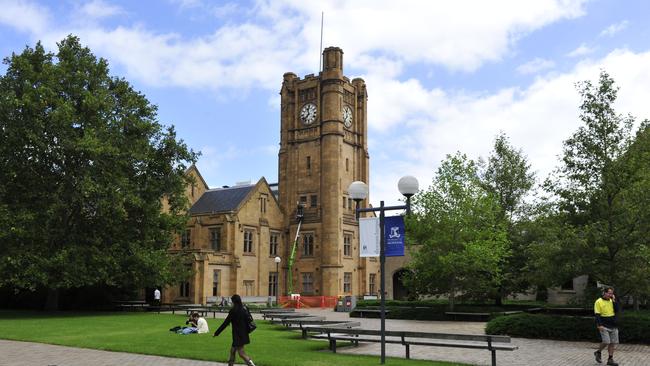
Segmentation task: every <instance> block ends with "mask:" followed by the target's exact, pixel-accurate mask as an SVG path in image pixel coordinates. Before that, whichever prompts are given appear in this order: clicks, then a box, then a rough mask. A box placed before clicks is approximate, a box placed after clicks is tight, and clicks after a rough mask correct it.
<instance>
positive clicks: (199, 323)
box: [181, 312, 210, 334]
mask: <svg viewBox="0 0 650 366" xmlns="http://www.w3.org/2000/svg"><path fill="white" fill-rule="evenodd" d="M185 324H187V325H190V326H189V327H186V328H183V329H182V330H181V333H182V334H191V333H199V334H203V333H208V332H209V331H210V329H209V328H208V322H207V320H205V318H204V317H202V316H199V313H197V312H194V313H192V315H190V318H189V319H187V321H186V322H185Z"/></svg>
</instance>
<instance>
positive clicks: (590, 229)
mask: <svg viewBox="0 0 650 366" xmlns="http://www.w3.org/2000/svg"><path fill="white" fill-rule="evenodd" d="M577 87H578V90H579V92H580V95H581V96H582V103H581V105H580V111H581V113H580V119H581V120H582V122H583V125H582V126H581V127H580V128H579V129H578V130H577V131H576V132H575V133H574V134H573V136H572V137H571V138H569V139H568V140H567V141H565V143H564V154H563V157H562V165H561V166H560V167H559V168H558V169H557V171H556V173H555V176H554V177H553V179H549V180H548V181H547V183H546V188H547V189H548V191H549V192H551V193H553V194H554V195H555V197H556V202H555V203H556V206H555V209H554V210H553V212H552V214H551V215H552V216H554V217H555V222H556V223H557V226H555V227H554V228H549V229H548V230H547V234H549V235H547V236H546V240H544V241H543V242H540V243H538V246H539V247H538V248H536V250H534V251H535V252H536V253H537V254H538V256H537V257H538V258H546V261H547V262H548V263H547V265H548V266H551V265H554V266H555V268H558V267H559V268H563V269H564V270H563V271H554V270H553V269H552V267H550V268H546V270H545V271H546V273H547V274H548V275H549V279H553V280H554V282H555V284H556V285H557V284H560V283H562V282H563V281H565V280H566V279H567V276H569V275H571V276H575V275H579V274H587V275H589V276H590V277H591V278H592V279H594V280H596V281H600V282H601V283H605V284H608V285H613V286H615V287H616V288H617V289H618V293H619V295H626V294H632V293H635V292H636V291H637V289H639V288H643V287H647V283H648V281H650V276H648V275H649V274H650V272H648V269H649V268H650V267H649V266H648V259H649V258H650V257H649V256H648V246H647V245H648V234H650V232H649V231H648V226H647V216H648V215H647V213H646V212H645V211H647V206H646V204H647V202H648V187H649V186H648V183H649V182H648V175H647V162H648V161H647V160H644V159H645V158H644V157H643V156H644V155H643V153H642V152H643V151H644V149H645V151H647V149H648V146H647V138H646V139H645V140H644V139H643V136H644V135H643V136H642V135H638V136H637V139H636V142H635V143H634V144H633V141H634V139H633V138H632V137H631V132H632V126H633V124H634V118H632V117H631V116H622V115H619V114H617V113H616V112H615V110H614V107H613V104H614V102H615V100H616V97H617V93H618V88H617V87H616V86H615V83H614V80H613V79H612V78H611V77H610V76H609V75H608V74H607V73H606V72H604V71H602V72H601V74H600V78H599V81H598V85H593V84H592V83H591V82H590V81H583V82H581V83H578V84H577ZM644 164H646V165H644ZM551 262H552V263H551ZM539 267H540V268H543V267H544V266H539ZM553 273H555V274H556V276H555V278H553ZM560 275H562V276H564V278H560V277H559V276H560ZM569 278H570V277H569Z"/></svg>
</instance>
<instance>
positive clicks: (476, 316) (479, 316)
mask: <svg viewBox="0 0 650 366" xmlns="http://www.w3.org/2000/svg"><path fill="white" fill-rule="evenodd" d="M445 315H447V316H450V317H451V318H452V319H454V320H456V319H458V318H464V319H471V320H472V321H483V320H485V321H487V320H490V316H491V315H492V314H490V313H463V312H458V311H445Z"/></svg>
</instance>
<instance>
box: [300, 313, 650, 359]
mask: <svg viewBox="0 0 650 366" xmlns="http://www.w3.org/2000/svg"><path fill="white" fill-rule="evenodd" d="M300 311H305V312H308V313H310V314H314V315H321V316H325V317H327V319H332V320H337V319H340V320H350V319H351V318H349V316H348V314H347V313H337V312H333V311H331V310H329V309H328V310H320V309H305V310H303V309H301V310H300ZM352 320H354V321H360V322H361V326H362V327H363V328H367V329H380V320H379V319H367V318H352ZM386 329H389V330H409V331H416V332H417V331H422V332H440V333H466V334H484V329H485V323H481V322H440V321H418V320H399V319H387V320H386ZM512 343H513V344H514V345H517V346H519V349H518V350H516V351H514V352H497V363H498V365H499V366H548V365H553V366H558V365H561V366H583V365H584V366H595V365H599V364H598V363H596V361H595V360H594V357H593V352H594V351H595V349H596V347H597V344H596V343H590V342H563V341H551V340H540V339H526V338H512ZM337 352H341V353H354V354H368V355H379V354H380V352H381V345H380V344H379V343H365V344H364V343H361V344H360V345H359V347H345V348H338V349H337ZM404 353H405V351H404V346H402V345H399V344H387V345H386V355H387V356H395V357H404ZM604 354H606V352H605V353H604ZM411 357H412V358H418V359H426V360H440V361H453V362H462V363H468V364H472V365H490V353H489V352H488V351H485V350H472V349H464V348H441V347H424V346H411ZM615 359H616V362H619V363H620V365H621V366H649V365H650V346H646V345H630V344H622V345H619V348H618V350H617V352H616V354H615ZM603 365H604V364H603Z"/></svg>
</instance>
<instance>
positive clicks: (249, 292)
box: [244, 280, 255, 296]
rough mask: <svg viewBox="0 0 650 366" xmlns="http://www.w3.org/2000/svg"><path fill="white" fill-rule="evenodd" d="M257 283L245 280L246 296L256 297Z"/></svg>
mask: <svg viewBox="0 0 650 366" xmlns="http://www.w3.org/2000/svg"><path fill="white" fill-rule="evenodd" d="M254 291H255V281H253V280H244V292H245V293H246V296H255V293H254Z"/></svg>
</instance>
